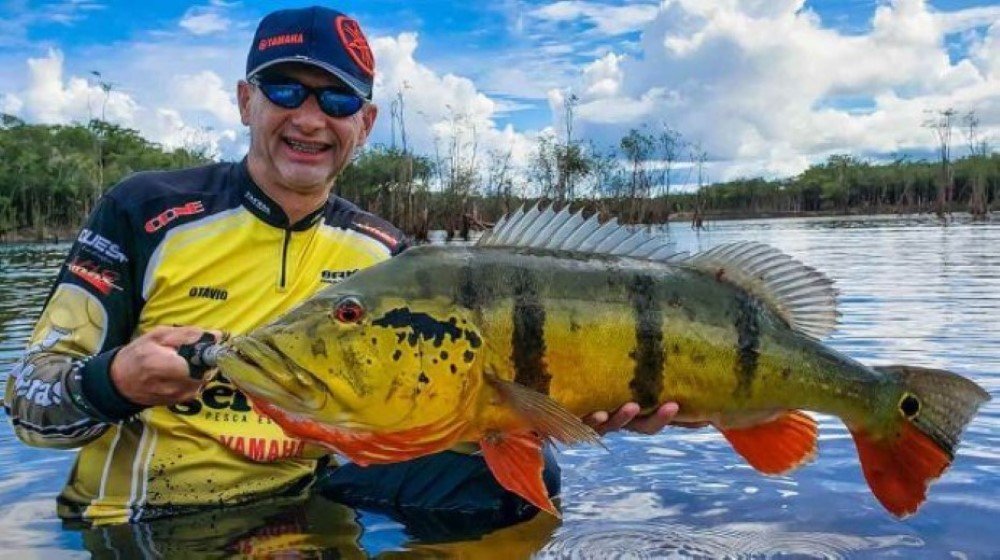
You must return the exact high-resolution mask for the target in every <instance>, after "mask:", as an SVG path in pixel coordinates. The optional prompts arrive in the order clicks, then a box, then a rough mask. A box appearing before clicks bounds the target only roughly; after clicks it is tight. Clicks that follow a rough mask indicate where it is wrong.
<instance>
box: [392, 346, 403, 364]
mask: <svg viewBox="0 0 1000 560" xmlns="http://www.w3.org/2000/svg"><path fill="white" fill-rule="evenodd" d="M401 357H403V351H402V350H399V349H396V351H395V352H393V353H392V361H394V362H398V361H399V359H400V358H401Z"/></svg>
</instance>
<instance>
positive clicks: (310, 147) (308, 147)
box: [285, 140, 324, 154]
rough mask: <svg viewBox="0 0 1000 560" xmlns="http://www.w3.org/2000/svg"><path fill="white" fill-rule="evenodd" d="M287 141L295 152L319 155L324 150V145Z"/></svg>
mask: <svg viewBox="0 0 1000 560" xmlns="http://www.w3.org/2000/svg"><path fill="white" fill-rule="evenodd" d="M285 141H286V142H288V145H289V146H291V147H292V148H293V149H294V150H297V151H300V152H306V153H307V154H318V153H319V152H321V151H323V148H324V145H323V144H312V143H306V142H297V141H295V140H285Z"/></svg>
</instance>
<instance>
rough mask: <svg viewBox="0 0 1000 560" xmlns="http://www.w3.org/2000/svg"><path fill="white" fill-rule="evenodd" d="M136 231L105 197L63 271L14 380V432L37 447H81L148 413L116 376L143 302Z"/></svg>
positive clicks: (10, 381) (8, 396)
mask: <svg viewBox="0 0 1000 560" xmlns="http://www.w3.org/2000/svg"><path fill="white" fill-rule="evenodd" d="M131 230H132V227H131V225H130V220H129V219H128V216H127V214H126V213H125V212H124V211H123V210H122V209H121V208H120V207H119V203H118V202H117V201H116V200H115V199H114V198H112V197H111V196H109V195H106V196H105V197H104V198H102V199H101V201H100V202H99V203H98V205H97V207H96V208H95V210H94V212H93V213H92V214H91V216H90V218H89V219H88V222H87V225H86V226H85V227H84V228H83V229H82V230H81V231H80V234H79V236H78V237H77V239H76V241H75V242H74V243H73V246H72V247H71V249H70V251H69V255H68V257H67V258H66V261H65V263H64V264H63V266H62V268H61V269H60V270H59V273H58V276H57V277H56V280H55V284H54V286H53V289H52V292H51V293H50V295H49V297H48V300H47V301H46V303H45V307H44V309H43V310H42V314H41V316H40V318H39V320H38V323H37V324H36V325H35V329H34V331H33V332H32V334H31V338H30V339H29V341H28V347H27V349H26V350H25V354H24V357H23V358H22V359H21V360H20V361H19V362H17V363H16V364H15V365H14V367H13V369H12V370H11V371H10V373H9V375H8V378H7V384H6V390H5V396H4V405H5V407H6V409H7V414H8V416H9V417H10V419H11V423H12V424H13V426H14V432H15V433H16V434H17V436H18V437H19V438H20V439H21V440H22V441H24V442H25V443H27V444H29V445H36V446H41V447H59V448H72V447H79V446H81V445H83V444H85V443H87V442H89V441H91V440H93V439H95V438H96V437H98V436H100V435H101V434H102V433H103V432H104V431H105V430H106V429H107V427H108V425H109V424H110V423H113V422H117V421H120V420H124V419H126V418H130V417H132V416H134V415H135V414H137V413H138V412H139V411H141V410H142V407H141V406H139V405H136V404H134V403H131V402H129V401H128V400H127V399H125V398H124V397H123V396H122V395H121V394H120V393H118V391H117V389H116V388H115V386H114V385H113V384H112V382H111V377H110V365H111V361H112V360H113V359H114V356H115V354H116V353H117V351H118V349H119V348H121V346H122V345H124V344H126V343H127V342H128V341H129V339H130V338H131V336H132V332H133V331H134V329H135V326H136V321H137V316H138V308H139V305H140V302H141V297H140V295H139V294H138V293H137V290H138V289H139V287H141V277H140V275H139V272H138V271H139V269H140V263H138V262H136V261H137V260H138V255H136V254H135V251H133V250H132V246H133V239H134V238H133V235H134V233H133V232H132V231H131Z"/></svg>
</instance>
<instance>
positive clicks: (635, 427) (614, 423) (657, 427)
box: [583, 402, 709, 435]
mask: <svg viewBox="0 0 1000 560" xmlns="http://www.w3.org/2000/svg"><path fill="white" fill-rule="evenodd" d="M639 411H640V407H639V405H638V404H637V403H634V402H629V403H625V404H624V405H622V406H621V407H620V408H619V409H618V410H616V411H615V412H614V413H613V414H608V412H606V411H604V410H599V411H597V412H594V413H592V414H590V415H588V416H586V417H585V418H584V419H583V421H584V423H585V424H587V425H588V426H590V427H591V428H593V429H594V431H596V432H597V433H599V434H601V435H603V434H606V433H608V432H614V431H617V430H628V431H631V432H637V433H640V434H647V435H652V434H655V433H658V432H659V431H661V430H662V429H663V428H665V427H667V426H668V425H671V426H680V427H683V428H703V427H705V426H708V425H709V423H708V422H675V421H674V418H675V417H676V416H677V413H678V412H679V411H680V405H678V404H677V403H675V402H668V403H664V404H662V405H660V407H659V408H657V409H656V411H654V412H653V413H652V414H648V415H643V416H640V415H639Z"/></svg>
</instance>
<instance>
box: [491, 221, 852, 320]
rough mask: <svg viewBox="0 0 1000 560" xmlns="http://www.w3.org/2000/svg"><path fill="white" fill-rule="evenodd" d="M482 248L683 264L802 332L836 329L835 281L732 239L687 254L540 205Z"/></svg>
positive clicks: (648, 235) (663, 239)
mask: <svg viewBox="0 0 1000 560" xmlns="http://www.w3.org/2000/svg"><path fill="white" fill-rule="evenodd" d="M476 245H477V246H480V247H525V248H536V249H552V250H557V251H570V252H575V253H585V254H594V255H597V254H600V255H613V256H619V257H629V258H635V259H643V260H650V261H658V262H665V263H670V264H674V265H680V266H685V267H687V268H691V269H694V270H698V271H700V272H703V273H705V274H710V275H712V276H713V277H715V278H718V279H720V280H723V281H726V282H728V283H730V284H732V285H734V286H737V287H738V288H740V289H742V290H744V291H746V292H747V293H749V294H751V295H752V296H754V297H756V298H757V299H759V300H761V301H763V302H764V303H766V304H767V305H768V306H770V307H771V308H772V309H774V311H775V312H776V313H777V314H778V315H779V316H780V317H782V318H783V319H784V320H785V321H787V322H788V324H789V325H790V326H791V327H792V328H793V329H795V330H796V331H798V332H801V333H803V334H806V335H809V336H812V337H815V338H822V337H823V336H825V335H826V334H828V333H829V332H830V331H832V330H833V329H834V328H836V326H837V317H838V316H839V314H838V313H837V290H836V289H835V288H834V287H833V281H832V280H830V279H829V278H827V277H826V276H825V275H824V274H823V273H821V272H819V271H818V270H816V269H814V268H812V267H810V266H807V265H805V264H803V263H801V262H799V261H797V260H795V259H793V258H792V257H789V256H788V255H786V254H784V253H782V252H781V251H779V250H778V249H775V248H774V247H770V246H768V245H764V244H761V243H755V242H750V241H746V242H741V243H729V244H725V245H720V246H718V247H715V248H713V249H711V250H708V251H705V252H703V253H699V254H697V255H693V256H689V255H688V254H687V253H683V252H679V251H677V249H676V245H675V244H674V243H673V242H672V241H671V240H670V239H669V238H668V237H667V236H666V235H663V234H657V233H652V232H651V231H649V230H648V229H647V228H643V227H635V226H624V225H621V224H619V223H618V220H617V219H615V218H612V219H610V220H608V221H607V222H604V223H601V221H600V220H599V219H598V217H597V214H594V215H592V216H590V218H588V219H584V218H583V211H582V210H581V211H579V212H576V213H571V212H570V211H569V209H568V208H563V209H562V210H560V211H558V212H557V211H555V210H554V209H553V207H551V206H550V207H548V208H545V209H544V210H543V209H542V207H541V205H537V206H535V207H534V208H532V209H530V210H527V211H525V209H524V208H523V207H522V208H519V209H518V210H517V211H516V212H514V213H513V214H509V215H506V216H504V217H503V218H501V219H500V221H498V222H497V223H496V225H495V226H494V227H493V229H491V230H490V231H488V232H486V233H485V234H483V236H482V237H481V238H479V241H478V242H477V243H476Z"/></svg>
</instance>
